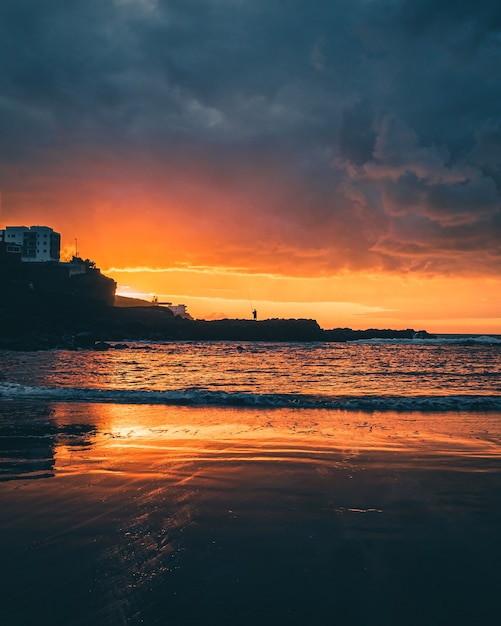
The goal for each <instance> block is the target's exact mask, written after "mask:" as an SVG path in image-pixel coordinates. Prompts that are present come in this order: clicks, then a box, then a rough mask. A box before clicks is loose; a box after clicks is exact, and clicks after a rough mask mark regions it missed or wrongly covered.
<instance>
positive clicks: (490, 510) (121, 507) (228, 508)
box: [0, 336, 501, 626]
mask: <svg viewBox="0 0 501 626" xmlns="http://www.w3.org/2000/svg"><path fill="white" fill-rule="evenodd" d="M500 356H501V338H499V337H480V336H475V337H472V336H469V337H468V336H454V337H452V336H443V337H438V338H437V339H415V340H395V341H388V340H385V341H381V340H373V341H362V342H348V343H315V342H313V343H261V342H255V343H254V342H245V343H236V342H165V343H146V342H130V343H128V344H127V347H126V348H122V349H111V350H108V351H103V352H94V351H57V350H56V351H46V352H9V351H3V352H0V505H1V507H2V508H1V512H0V530H1V534H0V544H1V545H0V547H1V549H2V554H3V555H4V556H3V559H4V567H2V570H1V574H0V583H1V589H2V607H3V608H2V611H3V617H2V621H1V623H5V624H8V625H9V626H10V625H17V624H19V625H24V624H32V623H33V624H39V625H43V624H56V625H57V624H61V625H62V624H65V625H68V626H73V625H84V624H90V623H96V624H110V625H114V624H174V625H177V624H180V625H181V624H182V625H184V624H200V623H203V624H225V623H233V622H238V623H239V624H254V623H256V622H258V623H262V624H300V623H301V624H304V623H309V624H351V625H353V624H362V623H363V624H366V623H368V622H370V623H373V624H423V623H426V624H448V623H450V624H452V623H454V624H463V623H464V624H471V623H483V622H485V621H488V620H490V621H492V620H493V619H495V616H496V615H497V608H496V607H497V600H496V598H497V589H498V583H499V575H498V569H499V561H500V559H501V540H500V539H499V527H500V524H501V458H500V453H501V358H500ZM5 564H8V566H5Z"/></svg>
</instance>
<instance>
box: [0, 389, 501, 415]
mask: <svg viewBox="0 0 501 626" xmlns="http://www.w3.org/2000/svg"><path fill="white" fill-rule="evenodd" d="M0 399H6V400H8V399H10V400H46V401H54V402H101V403H114V404H165V405H177V406H199V407H202V406H211V407H214V406H220V407H247V408H263V409H264V408H268V409H272V408H289V409H342V410H347V411H350V410H353V411H355V410H356V411H428V412H429V411H501V395H467V394H464V395H462V394H459V395H452V396H451V395H412V396H409V395H402V396H397V395H377V396H376V395H359V396H352V395H350V396H348V395H346V396H322V395H308V394H286V393H284V394H259V393H244V392H225V391H209V390H204V389H199V388H187V389H177V390H166V391H146V390H141V391H139V390H129V389H102V388H101V389H95V388H85V387H78V388H76V387H45V386H28V385H20V384H17V383H8V382H2V383H0Z"/></svg>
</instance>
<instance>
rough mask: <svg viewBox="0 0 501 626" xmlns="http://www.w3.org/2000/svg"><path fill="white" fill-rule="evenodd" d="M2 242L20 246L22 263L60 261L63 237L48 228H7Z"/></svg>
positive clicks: (2, 232)
mask: <svg viewBox="0 0 501 626" xmlns="http://www.w3.org/2000/svg"><path fill="white" fill-rule="evenodd" d="M0 241H5V242H6V243H7V244H15V245H18V246H20V247H21V260H22V261H31V262H37V263H40V262H44V261H59V257H60V252H61V235H60V234H59V233H56V232H55V231H54V230H52V228H49V227H48V226H30V227H28V226H6V228H5V230H0Z"/></svg>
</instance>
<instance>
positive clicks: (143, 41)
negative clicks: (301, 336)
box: [0, 0, 501, 333]
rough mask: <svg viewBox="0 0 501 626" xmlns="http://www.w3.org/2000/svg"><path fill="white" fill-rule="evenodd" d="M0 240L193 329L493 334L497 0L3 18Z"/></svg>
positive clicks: (13, 12) (161, 3) (118, 1)
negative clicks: (109, 282) (46, 230)
mask: <svg viewBox="0 0 501 626" xmlns="http://www.w3.org/2000/svg"><path fill="white" fill-rule="evenodd" d="M0 58H1V59H2V63H1V64H0V198H1V204H0V228H3V227H5V226H7V225H14V226H17V225H27V226H29V225H33V224H39V225H47V226H51V227H52V228H54V230H56V231H57V232H60V233H61V236H62V244H63V251H64V255H65V256H68V255H71V254H72V253H73V252H74V251H75V240H77V245H78V252H79V253H80V255H81V256H83V257H84V258H90V259H91V260H94V261H95V262H96V263H97V265H98V266H99V267H100V268H101V270H102V271H103V272H105V273H106V274H107V275H109V276H112V277H113V278H114V279H115V280H116V281H117V283H118V293H121V294H124V295H127V294H128V295H131V296H138V295H139V296H141V297H144V298H146V299H150V298H151V297H152V296H153V295H157V297H158V298H159V300H160V301H171V302H173V303H180V302H181V303H185V304H187V306H188V310H189V312H190V313H191V314H192V316H193V317H195V318H205V319H215V318H221V317H240V318H246V317H247V318H250V317H252V315H251V312H252V309H253V308H256V309H257V311H258V317H259V319H263V318H268V317H285V318H290V317H303V318H314V319H317V320H318V321H319V323H320V325H321V326H322V327H323V328H335V327H346V326H350V327H352V328H370V327H377V328H408V327H412V328H415V329H421V328H424V329H426V330H429V331H430V332H478V333H495V332H497V333H501V276H500V269H501V117H500V116H501V81H500V80H499V76H500V71H501V5H500V4H499V2H498V0H482V2H478V1H475V2H474V1H470V0H465V1H461V0H314V1H312V0H85V2H82V0H44V2H39V1H38V0H2V2H1V3H0Z"/></svg>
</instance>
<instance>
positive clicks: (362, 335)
mask: <svg viewBox="0 0 501 626" xmlns="http://www.w3.org/2000/svg"><path fill="white" fill-rule="evenodd" d="M26 304H27V303H26V302H24V304H23V306H19V305H17V304H16V303H13V302H10V303H7V302H5V301H4V302H2V303H0V349H7V350H44V349H56V348H61V349H98V350H103V349H109V348H121V347H124V344H125V343H126V342H127V341H135V340H145V341H169V340H177V341H186V340H192V341H204V340H226V341H298V342H304V341H353V340H356V339H368V338H408V339H412V338H413V337H415V336H416V331H415V330H414V329H412V328H409V329H406V330H390V329H384V330H380V329H368V330H352V329H350V328H335V329H332V330H324V329H322V328H320V326H319V324H318V323H317V322H316V321H315V320H313V319H268V320H262V321H255V320H245V319H223V320H214V321H206V320H190V319H184V318H181V317H178V316H175V315H174V314H173V313H172V312H171V311H170V310H169V309H167V308H166V307H162V306H127V307H124V306H106V305H103V304H100V305H96V304H94V305H92V306H91V305H88V306H82V303H81V302H80V303H79V306H78V307H77V306H72V305H71V303H70V302H68V301H64V302H63V301H60V302H59V303H54V302H51V303H47V302H45V303H35V302H31V303H29V304H30V305H29V306H26ZM35 305H36V306H35ZM419 333H420V335H421V336H430V335H428V334H427V333H425V331H419Z"/></svg>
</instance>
